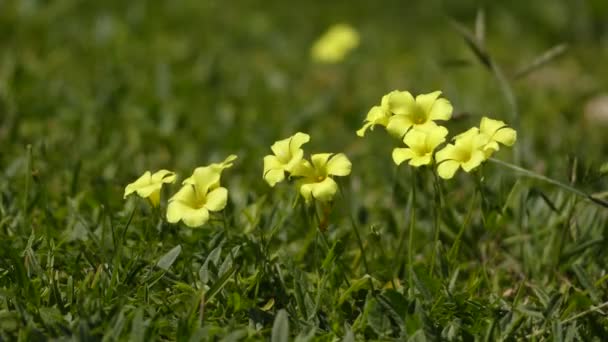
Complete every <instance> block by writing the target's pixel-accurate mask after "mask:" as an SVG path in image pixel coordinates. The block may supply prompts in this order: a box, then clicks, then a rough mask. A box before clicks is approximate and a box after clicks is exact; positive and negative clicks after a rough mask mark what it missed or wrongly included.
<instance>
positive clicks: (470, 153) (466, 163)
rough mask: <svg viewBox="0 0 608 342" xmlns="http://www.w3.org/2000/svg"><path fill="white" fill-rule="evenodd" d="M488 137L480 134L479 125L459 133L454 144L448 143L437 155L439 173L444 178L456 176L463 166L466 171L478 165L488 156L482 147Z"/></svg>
mask: <svg viewBox="0 0 608 342" xmlns="http://www.w3.org/2000/svg"><path fill="white" fill-rule="evenodd" d="M486 142H487V139H486V138H485V137H484V136H482V135H481V134H479V129H478V128H477V127H473V128H470V129H469V130H468V131H466V132H464V133H462V134H460V135H458V136H457V137H456V138H455V141H454V144H448V145H447V146H446V147H444V148H443V149H442V150H440V151H438V152H437V154H436V155H435V159H436V160H437V164H438V166H437V173H438V174H439V176H440V177H441V178H443V179H450V178H452V177H454V174H455V173H456V171H458V169H459V168H462V169H463V170H464V171H466V172H470V171H471V170H473V169H475V168H476V167H478V166H479V165H480V164H481V163H483V162H484V161H485V160H486V159H487V157H486V154H485V153H484V152H483V150H482V148H483V146H484V145H485V144H486Z"/></svg>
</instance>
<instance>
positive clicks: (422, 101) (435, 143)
mask: <svg viewBox="0 0 608 342" xmlns="http://www.w3.org/2000/svg"><path fill="white" fill-rule="evenodd" d="M440 95H441V92H440V91H435V92H432V93H429V94H421V95H418V96H416V97H415V98H414V96H413V95H412V94H411V93H410V92H408V91H398V90H394V91H391V92H390V93H388V94H386V95H384V96H383V97H382V100H381V103H380V106H374V107H372V109H370V111H369V112H368V114H367V117H366V118H365V120H364V124H363V127H361V129H359V130H358V131H357V135H358V136H360V137H363V136H365V133H366V131H367V130H368V129H370V130H371V129H373V127H374V126H375V125H381V126H384V127H385V128H386V130H387V131H388V132H389V133H391V135H393V136H396V137H398V138H399V139H401V140H402V141H403V142H404V144H405V145H406V146H407V147H406V148H395V149H394V150H393V155H392V157H393V161H394V162H395V164H397V165H400V164H401V163H403V162H405V161H408V160H409V164H410V165H411V166H414V167H419V166H422V165H432V164H435V165H437V173H438V174H439V176H440V177H441V178H444V179H450V178H452V177H453V176H454V174H455V173H456V171H458V169H459V168H462V169H463V170H464V171H465V172H470V171H471V170H473V169H475V168H477V167H478V166H479V165H481V163H483V162H484V161H485V160H487V159H488V158H490V157H491V156H492V154H493V153H494V152H496V151H498V150H499V149H500V144H502V145H505V146H512V145H513V144H514V143H515V141H516V140H517V132H516V131H515V130H514V129H512V128H510V127H508V126H507V125H506V124H505V123H504V122H503V121H499V120H493V119H490V118H487V117H483V118H482V119H481V122H480V124H479V127H472V128H470V129H469V130H467V131H466V132H464V133H461V134H459V135H457V136H455V137H454V138H453V143H450V144H447V145H446V146H445V147H443V148H442V149H441V150H439V151H438V152H436V153H435V152H434V151H435V149H437V148H438V147H439V146H440V145H441V144H443V143H444V142H445V141H446V136H447V135H448V130H447V128H445V127H443V126H439V125H437V123H436V122H435V121H447V120H449V119H450V118H451V116H452V110H453V107H452V104H451V103H450V102H449V101H448V100H447V99H445V98H439V96H440Z"/></svg>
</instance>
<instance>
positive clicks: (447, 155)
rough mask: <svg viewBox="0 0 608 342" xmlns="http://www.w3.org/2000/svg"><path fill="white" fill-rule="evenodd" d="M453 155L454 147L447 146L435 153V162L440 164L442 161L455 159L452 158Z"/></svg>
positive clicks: (454, 152) (454, 153)
mask: <svg viewBox="0 0 608 342" xmlns="http://www.w3.org/2000/svg"><path fill="white" fill-rule="evenodd" d="M455 155H456V146H454V145H452V144H448V145H447V146H445V147H444V148H442V149H441V150H439V151H437V153H436V154H435V159H436V160H437V163H441V162H443V161H444V160H453V159H455V158H454V157H455Z"/></svg>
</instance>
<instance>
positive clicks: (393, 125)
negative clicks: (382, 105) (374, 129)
mask: <svg viewBox="0 0 608 342" xmlns="http://www.w3.org/2000/svg"><path fill="white" fill-rule="evenodd" d="M439 95H441V91H435V92H432V93H429V94H420V95H418V96H416V98H414V96H412V94H411V93H410V92H408V91H393V92H391V93H390V94H389V97H388V108H389V111H390V112H391V113H393V114H395V115H393V116H391V117H390V118H389V120H388V124H387V126H386V129H387V130H388V131H389V132H390V133H391V134H393V135H395V136H397V137H399V139H401V138H402V137H403V136H404V135H405V133H407V131H408V130H409V129H410V128H411V127H418V126H424V125H434V124H435V123H434V121H435V120H449V119H450V118H451V117H452V110H453V107H452V104H451V103H450V101H448V100H447V99H445V98H440V99H438V97H439Z"/></svg>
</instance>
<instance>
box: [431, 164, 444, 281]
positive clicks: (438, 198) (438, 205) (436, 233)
mask: <svg viewBox="0 0 608 342" xmlns="http://www.w3.org/2000/svg"><path fill="white" fill-rule="evenodd" d="M431 172H432V173H433V180H434V186H433V187H434V188H435V205H434V209H433V230H434V232H433V233H434V237H433V251H432V254H431V267H430V270H429V275H431V276H432V275H433V270H434V268H435V259H436V258H437V244H438V243H439V231H440V227H439V224H440V223H439V213H440V212H441V202H442V200H443V195H442V193H441V182H439V178H438V177H437V173H436V172H435V169H431Z"/></svg>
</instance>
